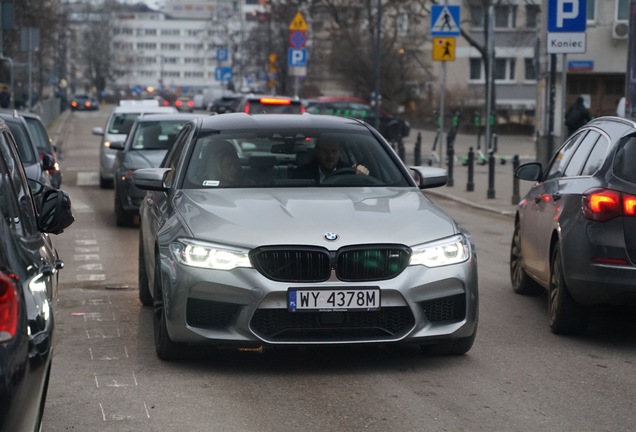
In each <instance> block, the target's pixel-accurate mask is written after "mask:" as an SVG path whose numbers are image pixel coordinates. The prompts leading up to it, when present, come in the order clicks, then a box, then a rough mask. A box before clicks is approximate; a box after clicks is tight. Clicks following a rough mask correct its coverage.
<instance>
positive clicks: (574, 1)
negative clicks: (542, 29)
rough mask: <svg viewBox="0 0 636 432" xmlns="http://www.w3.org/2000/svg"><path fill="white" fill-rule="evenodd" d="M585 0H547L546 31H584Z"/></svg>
mask: <svg viewBox="0 0 636 432" xmlns="http://www.w3.org/2000/svg"><path fill="white" fill-rule="evenodd" d="M586 26H587V0H548V33H578V32H585V29H586Z"/></svg>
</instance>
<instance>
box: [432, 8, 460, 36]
mask: <svg viewBox="0 0 636 432" xmlns="http://www.w3.org/2000/svg"><path fill="white" fill-rule="evenodd" d="M459 33H460V32H459V6H452V5H433V6H432V8H431V36H459Z"/></svg>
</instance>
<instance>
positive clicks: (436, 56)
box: [433, 37, 456, 61]
mask: <svg viewBox="0 0 636 432" xmlns="http://www.w3.org/2000/svg"><path fill="white" fill-rule="evenodd" d="M455 42H456V41H455V38H454V37H434V38H433V60H435V61H454V60H455V45H456V44H455Z"/></svg>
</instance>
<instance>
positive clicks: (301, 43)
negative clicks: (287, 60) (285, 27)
mask: <svg viewBox="0 0 636 432" xmlns="http://www.w3.org/2000/svg"><path fill="white" fill-rule="evenodd" d="M306 44H307V35H306V34H305V32H304V31H302V30H291V31H290V32H289V46H291V47H292V48H305V45H306Z"/></svg>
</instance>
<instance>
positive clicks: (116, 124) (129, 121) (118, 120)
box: [108, 113, 139, 135]
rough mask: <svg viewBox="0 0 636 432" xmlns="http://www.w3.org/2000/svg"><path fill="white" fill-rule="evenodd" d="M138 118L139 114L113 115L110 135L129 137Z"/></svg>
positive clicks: (109, 130) (109, 128)
mask: <svg viewBox="0 0 636 432" xmlns="http://www.w3.org/2000/svg"><path fill="white" fill-rule="evenodd" d="M137 117H139V113H120V114H115V115H113V117H112V118H111V121H110V124H109V125H108V133H110V134H126V135H128V133H129V132H130V129H131V128H132V125H133V123H134V122H135V120H136V119H137Z"/></svg>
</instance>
